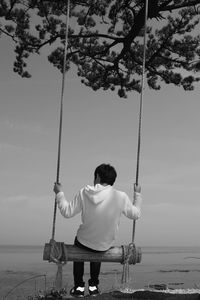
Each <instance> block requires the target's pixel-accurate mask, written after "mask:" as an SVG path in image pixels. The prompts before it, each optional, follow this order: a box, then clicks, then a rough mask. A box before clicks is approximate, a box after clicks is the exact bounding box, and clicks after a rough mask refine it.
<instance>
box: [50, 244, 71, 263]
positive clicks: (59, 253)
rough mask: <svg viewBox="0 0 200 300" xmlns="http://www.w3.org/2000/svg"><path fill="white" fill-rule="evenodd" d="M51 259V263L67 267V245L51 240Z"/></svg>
mask: <svg viewBox="0 0 200 300" xmlns="http://www.w3.org/2000/svg"><path fill="white" fill-rule="evenodd" d="M50 247H51V250H50V258H49V262H54V263H56V264H57V265H65V264H66V263H67V257H68V255H67V249H66V247H65V244H64V243H62V242H56V241H55V240H53V239H51V240H50Z"/></svg>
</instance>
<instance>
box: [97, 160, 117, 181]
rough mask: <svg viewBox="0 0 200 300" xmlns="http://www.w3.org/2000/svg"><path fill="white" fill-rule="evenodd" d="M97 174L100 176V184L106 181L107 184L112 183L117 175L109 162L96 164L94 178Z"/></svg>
mask: <svg viewBox="0 0 200 300" xmlns="http://www.w3.org/2000/svg"><path fill="white" fill-rule="evenodd" d="M97 174H98V175H99V177H100V183H101V184H103V183H106V184H109V185H113V184H114V182H115V179H116V177H117V172H116V170H115V168H114V167H112V166H111V165H109V164H101V165H100V166H98V167H97V168H96V170H95V171H94V178H95V179H96V177H97Z"/></svg>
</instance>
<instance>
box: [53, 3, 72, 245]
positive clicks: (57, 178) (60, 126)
mask: <svg viewBox="0 0 200 300" xmlns="http://www.w3.org/2000/svg"><path fill="white" fill-rule="evenodd" d="M69 10H70V0H68V1H67V14H66V31H65V48H64V59H63V71H62V89H61V99H60V123H59V139H58V157H57V174H56V183H59V181H60V159H61V141H62V123H63V99H64V93H65V70H66V56H67V48H68V31H69ZM56 212H57V204H56V199H55V202H54V214H53V226H52V239H53V240H54V237H55V226H56Z"/></svg>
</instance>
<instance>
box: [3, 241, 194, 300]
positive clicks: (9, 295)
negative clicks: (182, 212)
mask: <svg viewBox="0 0 200 300" xmlns="http://www.w3.org/2000/svg"><path fill="white" fill-rule="evenodd" d="M43 248H44V247H43V246H17V245H11V246H10V245H9V246H8V245H0V299H1V300H6V299H8V300H17V299H20V300H23V299H26V300H27V299H28V298H27V297H29V298H30V297H31V295H36V294H38V293H42V292H44V291H46V290H49V289H52V288H53V287H54V286H55V277H56V272H57V265H56V264H54V263H49V262H47V261H43ZM72 267H73V265H72V262H68V263H67V264H66V265H64V266H63V272H62V273H63V287H64V288H65V289H66V290H67V291H68V290H70V289H71V287H72V286H73V276H72ZM122 271H123V266H122V265H121V264H119V263H110V262H109V263H102V267H101V275H100V289H101V291H102V292H109V291H112V290H116V289H119V287H120V284H121V276H122ZM129 275H130V276H129V282H128V285H129V287H130V288H132V289H135V290H137V289H142V288H148V287H152V286H154V285H162V284H165V285H166V286H167V287H168V288H170V289H200V247H142V260H141V263H139V264H136V265H130V266H129ZM84 279H85V282H86V283H87V281H88V279H89V263H85V278H84ZM30 299H31V298H30Z"/></svg>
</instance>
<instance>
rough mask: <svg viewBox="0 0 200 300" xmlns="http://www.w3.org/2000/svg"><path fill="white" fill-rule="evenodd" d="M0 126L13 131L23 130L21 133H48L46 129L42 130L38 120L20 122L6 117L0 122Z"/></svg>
mask: <svg viewBox="0 0 200 300" xmlns="http://www.w3.org/2000/svg"><path fill="white" fill-rule="evenodd" d="M0 127H1V128H2V129H4V130H5V129H6V130H12V131H15V132H23V133H29V134H39V135H48V136H49V132H48V131H47V130H44V127H43V126H42V125H41V124H40V123H38V122H33V121H32V122H29V123H28V122H22V121H21V120H20V121H19V120H18V121H14V120H9V119H6V120H4V121H2V122H1V123H0Z"/></svg>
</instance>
